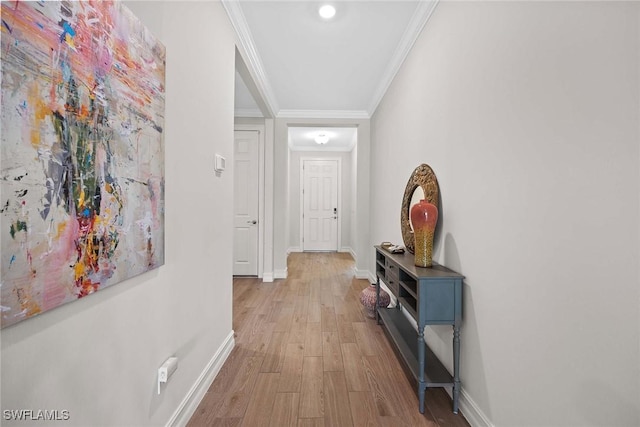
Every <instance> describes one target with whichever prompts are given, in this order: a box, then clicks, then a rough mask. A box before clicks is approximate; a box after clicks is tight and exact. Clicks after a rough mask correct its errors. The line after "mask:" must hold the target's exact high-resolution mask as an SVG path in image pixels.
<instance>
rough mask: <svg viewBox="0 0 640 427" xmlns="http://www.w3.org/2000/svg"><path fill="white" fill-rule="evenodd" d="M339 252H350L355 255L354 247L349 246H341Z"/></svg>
mask: <svg viewBox="0 0 640 427" xmlns="http://www.w3.org/2000/svg"><path fill="white" fill-rule="evenodd" d="M338 252H349V253H350V254H351V256H353V249H351V248H350V247H349V246H343V247H341V248H340V249H339V250H338Z"/></svg>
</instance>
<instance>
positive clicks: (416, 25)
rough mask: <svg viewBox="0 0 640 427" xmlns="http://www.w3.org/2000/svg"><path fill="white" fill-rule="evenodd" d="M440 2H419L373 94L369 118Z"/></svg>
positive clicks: (427, 0) (425, 0)
mask: <svg viewBox="0 0 640 427" xmlns="http://www.w3.org/2000/svg"><path fill="white" fill-rule="evenodd" d="M439 1H440V0H423V1H420V2H418V6H417V7H416V11H415V13H414V15H413V17H412V18H411V21H410V22H409V25H408V26H407V29H406V30H405V32H404V34H403V35H402V39H400V42H399V43H398V47H397V48H396V50H395V53H394V55H393V57H392V58H391V60H390V61H389V65H388V66H387V69H386V70H385V72H384V74H383V76H382V79H381V80H380V84H379V85H378V88H377V89H376V91H375V92H374V93H373V97H372V98H371V102H370V104H369V109H368V114H369V116H372V115H373V113H375V111H376V109H377V108H378V105H379V104H380V101H382V98H383V97H384V95H385V93H387V90H388V89H389V86H391V82H393V79H394V78H395V77H396V74H398V71H400V67H401V66H402V64H403V63H404V60H405V59H407V56H408V55H409V52H410V51H411V48H412V47H413V45H414V44H415V42H416V40H418V36H420V33H421V32H422V29H423V28H424V26H425V25H426V24H427V21H429V18H431V15H432V14H433V11H434V10H435V8H436V6H437V5H438V3H439Z"/></svg>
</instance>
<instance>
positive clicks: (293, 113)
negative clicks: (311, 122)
mask: <svg viewBox="0 0 640 427" xmlns="http://www.w3.org/2000/svg"><path fill="white" fill-rule="evenodd" d="M277 117H278V118H279V119H282V118H286V119H369V118H371V116H370V115H369V113H367V112H366V111H362V110H280V112H279V113H278V115H277Z"/></svg>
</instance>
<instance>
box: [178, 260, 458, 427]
mask: <svg viewBox="0 0 640 427" xmlns="http://www.w3.org/2000/svg"><path fill="white" fill-rule="evenodd" d="M288 264H289V265H288V271H289V277H288V278H287V279H286V280H278V281H275V282H273V283H262V282H261V281H260V280H258V279H252V278H236V279H234V281H233V286H234V289H233V328H234V330H235V333H236V337H235V340H236V345H235V348H234V349H233V351H232V352H231V354H230V356H229V358H228V360H227V362H226V363H225V365H224V366H223V367H222V370H221V371H220V373H219V374H218V376H217V377H216V379H215V380H214V382H213V384H212V385H211V387H210V388H209V390H208V391H207V393H206V395H205V397H204V399H203V400H202V402H201V403H200V405H199V406H198V408H197V410H196V412H195V413H194V415H193V417H192V418H191V420H190V422H189V424H188V425H189V426H190V427H199V426H250V427H255V426H274V427H285V426H292V427H306V426H309V427H311V426H316V427H319V426H324V427H349V426H357V427H359V426H371V427H373V426H381V427H382V426H393V427H397V426H431V427H435V426H443V427H445V426H454V427H462V426H469V424H468V423H467V421H466V420H465V419H464V418H463V416H462V415H454V414H453V413H452V412H451V399H450V398H449V396H448V395H447V394H446V392H445V391H444V390H443V389H428V390H427V397H426V410H425V413H424V414H420V412H418V398H417V395H416V392H415V387H414V385H413V382H410V381H409V380H408V379H407V377H406V376H405V374H404V372H403V370H402V366H401V365H400V363H399V362H398V359H397V358H396V356H395V354H394V352H393V349H392V348H391V346H390V344H389V342H388V341H387V338H386V336H385V335H384V332H383V330H382V328H381V327H380V326H378V325H376V323H375V321H374V320H373V319H369V318H367V317H366V316H365V315H364V311H363V309H362V305H361V304H360V301H359V296H360V292H361V291H362V289H364V288H365V287H366V286H368V281H366V280H357V279H354V277H353V267H354V263H353V259H352V258H351V256H350V255H349V254H343V253H294V254H291V255H290V256H289V261H288Z"/></svg>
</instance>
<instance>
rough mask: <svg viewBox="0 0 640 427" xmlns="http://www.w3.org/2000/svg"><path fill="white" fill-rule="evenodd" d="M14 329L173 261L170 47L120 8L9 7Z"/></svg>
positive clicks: (4, 229)
mask: <svg viewBox="0 0 640 427" xmlns="http://www.w3.org/2000/svg"><path fill="white" fill-rule="evenodd" d="M1 42H2V52H1V53H0V55H1V56H0V59H1V78H2V103H1V106H2V110H1V116H2V120H1V126H2V127H1V128H0V132H1V136H2V151H1V157H0V239H1V253H0V260H1V263H2V265H1V271H0V291H1V301H0V310H1V313H2V327H5V326H8V325H11V324H14V323H16V322H19V321H21V320H24V319H27V318H29V317H32V316H35V315H37V314H39V313H42V312H45V311H47V310H50V309H52V308H55V307H57V306H59V305H61V304H64V303H67V302H71V301H74V300H77V299H79V298H82V297H84V296H87V295H89V294H92V293H94V292H96V291H98V290H100V289H103V288H105V287H108V286H110V285H113V284H115V283H118V282H120V281H122V280H125V279H127V278H130V277H133V276H136V275H138V274H141V273H144V272H146V271H148V270H151V269H154V268H157V267H159V266H160V265H162V264H163V263H164V134H163V126H164V74H165V49H164V46H163V45H162V44H161V43H160V42H159V41H158V40H157V39H156V38H155V37H154V36H153V35H152V34H151V33H150V32H149V31H148V30H147V29H146V28H145V27H144V26H143V25H142V24H141V23H140V22H139V21H138V20H137V19H136V17H135V16H134V15H133V14H132V13H131V12H130V11H129V10H128V9H127V8H126V7H124V6H122V5H121V4H120V3H119V2H112V1H33V2H23V1H3V2H2V33H1Z"/></svg>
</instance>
